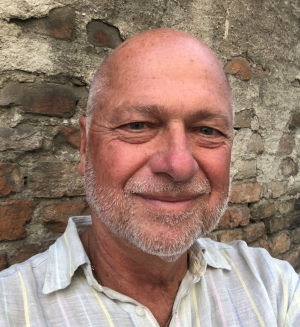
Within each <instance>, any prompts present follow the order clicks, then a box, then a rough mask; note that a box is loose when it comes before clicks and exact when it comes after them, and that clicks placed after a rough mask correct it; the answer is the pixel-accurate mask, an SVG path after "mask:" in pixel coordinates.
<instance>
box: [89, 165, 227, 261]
mask: <svg viewBox="0 0 300 327" xmlns="http://www.w3.org/2000/svg"><path fill="white" fill-rule="evenodd" d="M85 184H86V193H87V201H88V203H89V205H90V207H91V209H92V211H93V212H94V214H95V215H96V216H97V218H98V219H101V221H102V222H103V223H104V224H105V225H106V226H107V227H108V229H109V230H110V231H111V232H112V233H114V234H115V235H116V236H118V237H119V238H120V239H123V240H125V241H127V243H128V244H130V245H131V246H134V247H136V248H139V249H140V250H142V251H144V252H146V253H149V254H152V255H156V256H158V257H160V258H162V259H163V260H165V261H175V260H176V259H178V258H179V257H180V256H181V255H182V254H183V253H184V252H185V251H187V250H188V249H189V248H190V247H191V246H192V244H193V243H194V242H195V240H196V239H197V238H198V237H200V236H204V235H206V234H207V233H209V232H210V231H211V230H213V229H214V228H215V227H216V226H217V224H218V223H219V220H220V217H221V216H222V214H223V212H224V210H225V208H226V205H227V201H228V193H229V190H227V191H226V192H224V194H221V195H220V196H219V198H218V204H217V205H215V206H214V208H211V209H209V208H208V198H209V194H210V192H211V187H210V184H209V182H208V181H207V180H201V181H199V180H197V181H196V180H194V181H192V182H191V181H189V182H173V181H169V180H164V181H160V180H158V181H157V180H156V179H152V180H141V179H137V178H135V179H134V178H131V179H129V180H128V181H127V183H126V185H125V187H124V189H123V190H122V192H120V191H119V190H117V189H115V188H112V187H110V186H109V185H106V186H102V185H98V183H97V180H96V178H95V174H94V169H93V168H92V167H91V165H90V164H89V162H87V163H86V169H85ZM182 192H184V193H189V194H195V195H196V194H197V195H200V196H199V199H198V201H197V205H195V206H193V207H192V208H191V209H190V210H188V211H181V212H177V213H176V214H174V213H172V212H167V211H166V210H159V209H158V210H156V211H150V210H149V208H146V207H142V205H141V204H137V203H136V201H135V200H136V198H135V195H134V194H143V193H148V194H155V193H165V194H166V193H167V194H172V195H178V194H180V193H182ZM137 209H139V212H142V213H144V215H143V216H142V215H141V214H140V213H139V217H137V214H136V210H137ZM145 217H147V218H145ZM145 219H146V220H145ZM149 220H150V222H151V224H153V226H155V224H156V225H158V226H160V227H164V228H165V230H166V231H176V233H175V235H176V236H174V235H173V236H172V233H170V234H171V235H168V236H167V235H166V234H167V233H166V234H164V235H163V236H162V235H161V233H160V234H159V235H156V234H155V233H154V230H155V228H149ZM179 230H180V233H179V235H178V231H179Z"/></svg>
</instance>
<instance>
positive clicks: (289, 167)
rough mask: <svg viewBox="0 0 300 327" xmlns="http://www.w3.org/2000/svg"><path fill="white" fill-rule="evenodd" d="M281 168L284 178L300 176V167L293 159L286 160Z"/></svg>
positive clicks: (282, 162) (281, 164)
mask: <svg viewBox="0 0 300 327" xmlns="http://www.w3.org/2000/svg"><path fill="white" fill-rule="evenodd" d="M279 167H280V169H281V172H282V175H283V176H295V175H297V174H298V165H297V164H296V163H295V162H294V160H293V159H292V158H284V159H283V160H282V161H281V163H280V166H279Z"/></svg>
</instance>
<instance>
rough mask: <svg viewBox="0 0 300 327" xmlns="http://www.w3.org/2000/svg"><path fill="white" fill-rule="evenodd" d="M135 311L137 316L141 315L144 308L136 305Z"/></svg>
mask: <svg viewBox="0 0 300 327" xmlns="http://www.w3.org/2000/svg"><path fill="white" fill-rule="evenodd" d="M135 312H136V314H137V315H139V316H143V315H144V314H145V312H144V309H143V308H142V307H140V306H137V307H136V308H135Z"/></svg>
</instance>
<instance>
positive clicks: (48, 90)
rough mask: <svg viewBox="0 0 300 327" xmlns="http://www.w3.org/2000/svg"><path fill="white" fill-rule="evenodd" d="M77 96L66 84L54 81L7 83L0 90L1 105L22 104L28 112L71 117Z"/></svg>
mask: <svg viewBox="0 0 300 327" xmlns="http://www.w3.org/2000/svg"><path fill="white" fill-rule="evenodd" d="M76 101H77V98H76V96H75V95H74V93H73V91H72V90H71V89H70V88H69V87H68V86H65V85H60V84H54V83H6V84H5V85H4V87H3V89H2V90H1V91H0V105H2V106H8V105H11V104H17V105H21V106H22V109H23V110H24V112H26V113H34V114H39V115H47V116H57V117H70V116H72V115H73V113H74V110H75V105H76Z"/></svg>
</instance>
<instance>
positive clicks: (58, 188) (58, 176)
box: [28, 161, 85, 198]
mask: <svg viewBox="0 0 300 327" xmlns="http://www.w3.org/2000/svg"><path fill="white" fill-rule="evenodd" d="M77 164H78V163H77V162H74V161H65V162H39V163H37V164H36V166H35V167H33V168H32V172H31V174H30V176H29V179H28V185H29V187H30V188H31V190H32V192H33V194H34V196H36V197H43V198H60V197H63V196H77V195H84V194H85V191H84V181H83V177H82V176H79V174H78V173H77Z"/></svg>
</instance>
